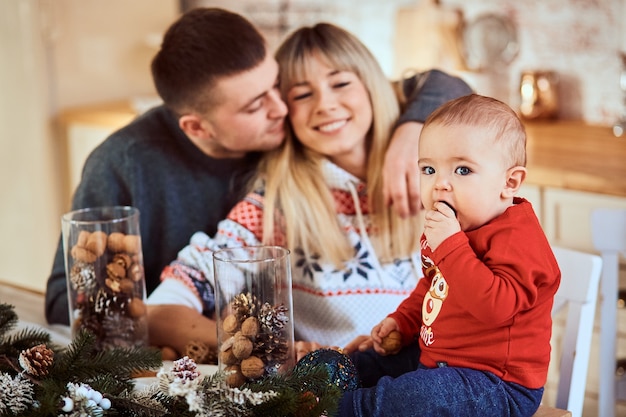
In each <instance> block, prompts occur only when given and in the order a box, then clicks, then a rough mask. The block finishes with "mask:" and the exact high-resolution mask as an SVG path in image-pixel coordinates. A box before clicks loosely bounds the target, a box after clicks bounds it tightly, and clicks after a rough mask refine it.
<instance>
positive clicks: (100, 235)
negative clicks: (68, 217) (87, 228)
mask: <svg viewBox="0 0 626 417" xmlns="http://www.w3.org/2000/svg"><path fill="white" fill-rule="evenodd" d="M85 248H87V249H89V250H90V251H91V252H93V253H95V254H96V256H102V255H103V254H104V251H105V250H106V248H107V234H106V233H104V232H102V231H98V232H93V233H92V234H91V235H89V239H87V243H86V244H85Z"/></svg>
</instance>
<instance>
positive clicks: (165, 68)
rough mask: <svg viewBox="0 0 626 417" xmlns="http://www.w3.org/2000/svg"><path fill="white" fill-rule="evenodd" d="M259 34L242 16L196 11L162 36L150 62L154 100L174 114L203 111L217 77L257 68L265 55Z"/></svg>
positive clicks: (191, 12)
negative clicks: (156, 94)
mask: <svg viewBox="0 0 626 417" xmlns="http://www.w3.org/2000/svg"><path fill="white" fill-rule="evenodd" d="M266 53H267V46H266V43H265V39H264V38H263V35H261V34H260V33H259V31H258V30H257V29H256V28H255V27H254V26H253V25H252V23H250V22H249V21H248V20H246V19H245V18H244V17H243V16H241V15H239V14H236V13H232V12H229V11H227V10H223V9H219V8H196V9H192V10H190V11H188V12H187V13H185V14H183V15H182V16H181V17H180V18H179V19H178V20H177V21H176V22H174V23H173V24H172V25H171V26H170V27H169V29H168V30H167V31H166V32H165V35H164V37H163V42H162V44H161V49H160V50H159V52H158V53H157V54H156V56H155V57H154V59H153V61H152V77H153V79H154V84H155V87H156V90H157V92H158V93H159V96H161V99H162V100H163V101H164V102H165V104H166V105H167V106H168V107H170V108H171V109H172V110H173V111H174V112H176V113H178V114H179V115H182V114H184V113H186V112H189V111H206V110H207V109H208V108H209V107H210V105H211V104H212V103H211V99H212V98H211V97H207V95H206V92H207V90H208V89H210V88H212V87H213V86H214V85H215V83H216V82H217V80H218V79H219V78H220V77H224V76H230V75H236V74H239V73H241V72H244V71H248V70H250V69H252V68H254V67H256V66H257V65H259V64H260V63H261V62H262V61H263V60H264V59H265V56H266Z"/></svg>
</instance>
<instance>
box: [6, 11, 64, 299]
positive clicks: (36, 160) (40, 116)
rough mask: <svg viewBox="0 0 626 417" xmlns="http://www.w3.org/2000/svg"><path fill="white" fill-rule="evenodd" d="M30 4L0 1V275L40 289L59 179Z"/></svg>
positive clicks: (40, 42)
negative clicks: (0, 194)
mask: <svg viewBox="0 0 626 417" xmlns="http://www.w3.org/2000/svg"><path fill="white" fill-rule="evenodd" d="M38 6H39V4H38V2H36V1H31V0H12V1H3V2H0V63H1V64H0V91H1V92H2V93H1V95H0V190H2V193H3V195H2V197H1V198H0V236H1V238H0V280H5V279H6V280H12V281H14V282H16V283H18V284H20V285H22V286H25V287H29V288H37V289H41V288H42V284H41V283H42V279H44V276H45V274H46V273H47V270H49V269H50V265H51V260H52V252H51V248H53V247H54V245H55V241H56V238H57V235H56V234H57V231H58V228H59V223H60V220H59V218H58V214H59V211H60V207H61V202H60V195H59V193H58V192H57V190H58V187H59V183H60V181H61V179H60V178H59V177H58V176H57V175H55V173H57V172H59V162H58V161H59V153H58V152H57V148H56V146H55V145H56V144H55V141H54V140H53V139H52V135H51V130H50V129H51V125H50V119H49V117H48V116H49V113H48V106H49V98H50V94H49V78H50V74H49V73H48V72H47V63H46V53H45V47H46V44H45V42H46V34H45V33H42V31H40V29H39V27H40V24H39V23H40V22H39V20H38V16H39V14H38V9H39V7H38ZM0 299H2V296H1V295H0ZM2 301H9V302H10V300H2Z"/></svg>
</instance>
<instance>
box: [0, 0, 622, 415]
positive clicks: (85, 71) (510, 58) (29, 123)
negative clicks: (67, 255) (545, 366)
mask: <svg viewBox="0 0 626 417" xmlns="http://www.w3.org/2000/svg"><path fill="white" fill-rule="evenodd" d="M196 6H219V7H225V8H228V9H231V10H234V11H237V12H240V13H242V14H243V15H245V16H246V17H248V18H249V19H250V20H252V21H253V22H254V23H255V24H257V26H258V27H259V28H260V29H261V30H262V31H263V32H264V33H265V34H266V36H267V38H268V40H269V42H270V44H271V45H272V47H274V46H276V45H277V44H278V43H279V42H280V40H281V39H282V38H283V37H284V36H285V35H286V34H287V33H288V32H289V31H290V30H291V29H293V28H295V27H298V26H300V25H302V24H309V23H314V22H318V21H330V22H333V23H337V24H339V25H342V26H344V27H345V28H347V29H348V30H350V31H352V32H353V33H355V34H356V35H357V36H358V37H359V38H360V39H362V40H363V41H364V43H365V44H366V45H367V46H368V47H369V48H370V49H371V50H372V52H373V53H374V54H375V55H376V57H377V58H378V59H379V61H380V63H381V65H382V67H383V69H384V70H385V72H386V73H387V74H388V75H389V77H390V78H398V77H399V76H401V74H402V73H403V72H404V71H405V70H407V69H411V68H414V69H417V70H424V69H427V68H432V67H438V68H442V69H444V70H446V71H449V72H453V73H456V74H458V75H460V76H461V77H463V78H465V79H466V80H467V81H468V83H470V84H471V85H472V86H473V87H474V89H475V90H476V91H477V92H479V93H481V94H485V95H491V96H494V97H497V98H499V99H501V100H503V101H506V102H508V103H509V104H510V105H511V106H512V107H513V108H515V109H519V108H520V104H521V98H520V78H521V75H522V73H523V72H525V71H537V70H541V71H549V74H550V76H551V77H552V78H550V81H551V82H552V83H553V84H554V85H555V86H558V89H556V91H557V92H558V108H557V110H556V114H555V116H556V117H557V118H558V119H561V120H569V119H572V120H583V121H585V122H587V123H589V124H597V125H603V126H607V128H610V126H613V125H614V124H615V123H616V122H618V121H619V120H620V118H621V117H622V115H623V113H624V94H625V93H624V92H623V91H622V90H621V89H620V76H621V74H622V70H623V62H622V59H621V56H620V52H621V51H626V0H524V1H519V0H441V1H435V0H385V1H380V0H309V1H307V0H213V1H211V0H132V1H128V0H2V1H0V190H2V193H3V194H2V197H1V198H0V234H1V237H2V239H1V240H0V282H8V283H10V284H14V285H18V286H21V287H25V288H28V289H32V290H34V291H43V290H44V289H45V281H46V278H47V275H48V273H49V270H50V267H51V263H52V257H53V254H54V250H55V248H56V243H57V239H58V236H59V232H60V217H61V215H62V213H64V212H65V211H67V210H68V208H69V201H70V197H71V194H72V192H73V188H74V186H75V184H76V181H78V178H79V175H80V168H81V167H82V162H83V160H84V157H85V156H86V154H87V153H88V152H89V150H90V149H91V148H92V147H93V146H95V145H96V144H97V143H98V142H99V141H100V140H102V139H103V138H104V137H105V136H106V135H107V134H108V133H109V132H111V131H112V130H113V129H115V128H117V127H119V126H121V125H123V124H126V123H127V122H128V121H130V120H131V119H132V118H133V117H134V116H135V115H136V114H138V113H140V112H141V111H143V110H145V109H146V108H147V107H149V106H151V105H153V104H155V103H156V102H158V99H157V98H156V96H155V92H154V88H153V85H152V80H151V77H150V71H149V64H150V61H151V59H152V56H153V55H154V54H155V52H156V50H157V48H158V46H159V44H160V39H161V36H162V34H163V32H164V30H165V29H166V28H167V27H168V26H169V24H170V23H171V22H173V21H174V20H175V19H176V18H177V17H178V16H179V14H180V13H181V12H182V11H183V10H187V9H189V8H192V7H196ZM623 84H624V86H623V88H626V76H624V80H623ZM621 140H626V138H621ZM615 181H626V179H625V178H616V179H615ZM625 201H626V200H625ZM1 299H2V294H0V300H1ZM592 368H593V366H592ZM590 409H593V407H591V408H590ZM591 415H593V414H591Z"/></svg>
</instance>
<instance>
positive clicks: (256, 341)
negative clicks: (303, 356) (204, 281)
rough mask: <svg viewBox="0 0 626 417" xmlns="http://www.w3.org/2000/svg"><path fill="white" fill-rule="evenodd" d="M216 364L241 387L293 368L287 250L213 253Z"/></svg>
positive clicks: (263, 248) (259, 248) (230, 382)
mask: <svg viewBox="0 0 626 417" xmlns="http://www.w3.org/2000/svg"><path fill="white" fill-rule="evenodd" d="M213 262H214V266H215V305H216V315H217V337H218V353H219V355H218V365H219V368H220V370H224V371H228V372H229V374H228V377H227V383H228V385H230V386H231V387H238V386H241V385H242V384H243V383H244V382H246V381H249V380H256V379H259V378H262V377H263V376H265V375H272V374H277V373H284V372H286V371H288V370H290V369H292V368H293V366H294V362H295V360H294V353H293V344H294V336H293V312H292V311H293V307H292V295H291V265H290V261H289V251H288V250H287V249H284V248H281V247H278V246H257V247H242V248H230V249H223V250H220V251H217V252H215V253H214V254H213Z"/></svg>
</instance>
